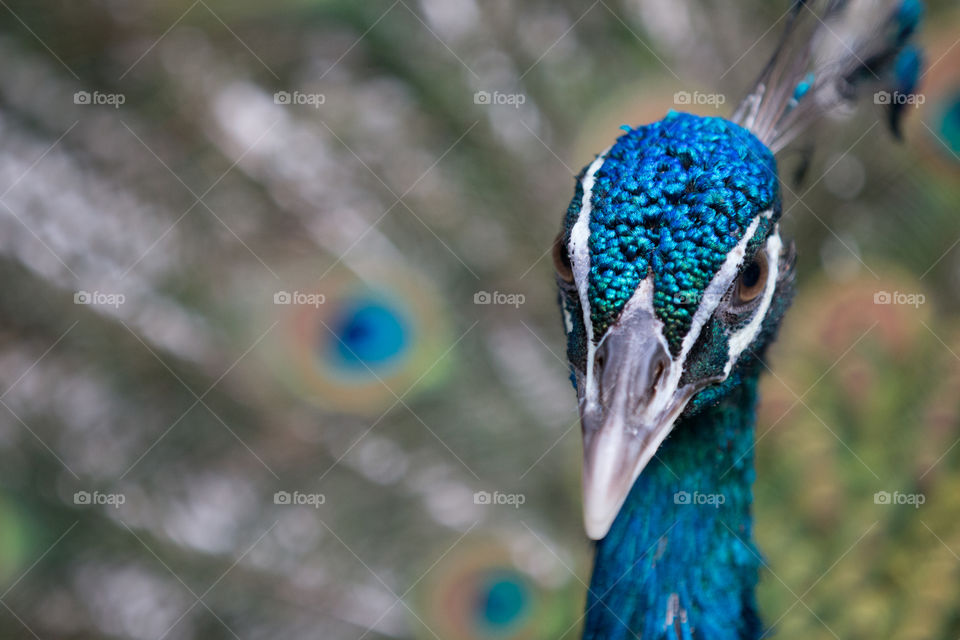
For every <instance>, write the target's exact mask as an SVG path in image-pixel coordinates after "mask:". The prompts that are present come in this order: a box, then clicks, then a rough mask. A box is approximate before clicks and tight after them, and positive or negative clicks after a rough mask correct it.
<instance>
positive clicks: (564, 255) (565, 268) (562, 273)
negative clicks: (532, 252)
mask: <svg viewBox="0 0 960 640" xmlns="http://www.w3.org/2000/svg"><path fill="white" fill-rule="evenodd" d="M553 268H554V269H556V270H557V277H558V278H560V279H561V280H563V281H564V282H567V283H570V284H572V283H573V267H572V266H571V264H570V253H569V252H568V251H567V245H566V243H565V242H564V241H563V231H561V232H560V233H559V234H558V235H557V237H556V238H555V239H554V241H553Z"/></svg>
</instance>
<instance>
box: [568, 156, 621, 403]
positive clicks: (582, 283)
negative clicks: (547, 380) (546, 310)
mask: <svg viewBox="0 0 960 640" xmlns="http://www.w3.org/2000/svg"><path fill="white" fill-rule="evenodd" d="M611 148H612V145H611V146H610V147H607V148H606V149H604V150H603V152H602V153H601V154H600V155H598V156H597V159H596V160H594V161H593V163H592V164H591V165H590V166H589V167H588V168H587V172H586V173H585V174H584V176H583V182H582V184H583V201H582V202H581V203H580V215H579V216H578V217H577V222H576V223H575V224H574V225H573V228H572V229H571V230H570V244H569V246H568V247H567V249H568V250H569V252H570V265H571V267H572V270H573V278H574V282H576V284H577V293H578V294H579V295H580V306H581V307H582V309H583V327H584V330H586V332H587V380H586V390H585V393H584V399H585V400H586V402H587V403H588V404H590V403H591V402H592V401H594V400H595V399H596V397H597V386H596V383H595V381H594V379H593V357H594V353H595V352H596V350H597V347H596V345H595V344H594V342H593V323H592V322H591V321H590V296H589V292H588V290H589V288H590V245H589V239H590V211H591V209H592V205H591V202H590V200H591V199H592V197H593V184H594V180H595V177H596V174H597V171H599V170H600V167H601V166H603V163H604V161H605V160H606V158H607V153H609V152H610V149H611Z"/></svg>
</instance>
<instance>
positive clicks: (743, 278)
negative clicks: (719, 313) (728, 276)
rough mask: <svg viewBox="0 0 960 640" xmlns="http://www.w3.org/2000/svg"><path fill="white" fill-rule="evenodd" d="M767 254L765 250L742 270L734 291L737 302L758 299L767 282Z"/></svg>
mask: <svg viewBox="0 0 960 640" xmlns="http://www.w3.org/2000/svg"><path fill="white" fill-rule="evenodd" d="M768 268H769V265H768V264H767V254H766V253H764V252H763V251H761V252H759V253H757V255H756V256H755V257H754V258H753V260H751V261H750V262H749V263H747V266H745V267H744V268H743V271H741V272H740V277H739V278H738V279H737V289H736V291H735V292H734V300H735V301H736V303H737V304H743V303H746V302H750V301H751V300H754V299H756V297H757V296H759V295H760V294H761V293H763V290H764V288H765V287H766V284H767V269H768Z"/></svg>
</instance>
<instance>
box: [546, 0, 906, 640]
mask: <svg viewBox="0 0 960 640" xmlns="http://www.w3.org/2000/svg"><path fill="white" fill-rule="evenodd" d="M921 13H922V8H921V6H920V5H919V3H917V2H914V1H913V0H903V1H902V2H900V3H899V4H896V5H895V6H893V5H891V6H889V7H886V8H885V9H883V10H879V11H878V9H877V3H874V2H869V3H867V2H864V3H854V2H845V1H835V0H831V1H829V2H824V3H815V2H804V1H799V2H795V3H794V4H793V5H792V7H791V9H790V11H789V16H788V17H787V24H786V28H785V33H784V36H783V38H782V40H781V41H780V43H779V45H778V46H777V48H776V51H775V53H774V54H773V57H772V59H771V60H770V62H769V64H768V65H767V66H766V67H765V68H764V70H763V71H762V73H761V74H760V77H759V79H758V81H757V83H756V86H755V87H754V88H753V89H752V90H751V91H750V92H749V94H748V96H747V98H746V99H745V100H744V101H743V102H742V103H741V105H740V106H739V107H738V108H737V109H736V112H735V113H734V115H733V116H732V118H731V119H730V120H727V119H723V118H719V117H703V116H696V115H691V114H685V113H676V112H671V113H669V114H668V115H667V116H666V117H665V118H663V119H662V120H660V121H659V122H654V123H652V124H648V125H645V126H641V127H637V128H633V129H631V128H629V127H625V131H626V133H625V134H624V135H622V136H621V137H620V138H619V139H618V140H617V141H616V143H615V144H614V145H613V146H611V147H610V148H609V149H607V150H606V151H604V152H603V153H601V154H600V155H598V156H597V157H596V159H595V160H594V161H593V162H592V163H591V164H590V165H588V166H587V167H586V168H584V170H583V171H582V172H581V174H580V176H579V177H578V180H577V185H576V192H575V195H574V198H573V201H572V202H571V204H570V206H569V208H568V210H567V212H566V215H565V217H564V222H563V228H562V230H561V232H560V234H559V236H558V237H557V240H556V242H555V247H554V261H555V266H556V269H557V283H558V285H559V290H560V305H561V309H562V312H563V321H564V327H565V330H566V334H567V356H568V359H569V364H570V371H571V379H572V381H573V385H574V388H575V389H576V392H577V396H578V403H579V410H580V415H581V421H582V429H583V445H584V462H583V491H584V521H585V525H586V530H587V534H588V535H589V536H590V537H591V538H593V539H595V540H597V543H596V556H595V561H594V570H593V576H592V579H591V584H590V588H589V592H588V597H587V607H586V614H585V628H584V638H587V639H590V640H610V639H619V638H630V637H642V638H644V639H654V638H676V639H684V640H688V639H692V638H703V639H708V640H724V639H747V638H758V637H760V635H761V634H762V633H763V632H764V627H763V624H762V623H761V621H760V617H759V615H758V611H757V605H756V601H755V595H754V592H755V587H756V584H757V580H758V576H759V571H760V568H761V566H762V564H763V561H762V558H761V556H760V553H759V551H758V550H757V548H756V545H755V543H754V541H753V524H752V523H753V521H752V514H751V503H752V484H753V480H754V466H753V446H754V444H753V431H754V424H755V405H756V399H757V395H756V388H757V382H758V378H759V375H760V373H761V371H762V370H763V369H764V367H765V366H766V364H765V354H766V350H767V347H768V346H769V345H770V344H771V342H772V341H773V339H774V336H775V334H776V331H777V328H778V326H779V324H780V321H781V319H782V318H783V315H784V313H785V311H786V308H787V306H788V305H789V302H790V299H791V297H792V295H793V290H794V285H793V282H794V252H793V247H792V244H791V243H787V242H784V240H782V238H781V236H780V227H779V222H780V217H781V214H782V208H783V207H782V201H781V194H780V184H781V183H780V177H779V175H778V170H777V163H776V160H775V158H774V153H776V152H778V151H780V150H782V149H784V148H785V147H786V146H787V145H788V144H789V143H790V142H791V141H793V140H794V139H796V138H797V137H798V136H800V135H801V134H802V133H803V132H804V131H806V130H807V129H808V128H809V127H810V126H811V125H813V124H814V123H815V122H816V121H817V120H819V119H821V118H822V117H823V116H825V115H827V114H829V113H831V112H834V111H836V110H837V109H838V108H839V107H841V106H843V105H846V104H849V103H852V102H853V101H854V100H855V99H856V98H857V97H858V96H859V95H861V94H862V93H864V92H866V91H869V90H873V91H874V94H873V95H874V101H875V102H877V103H878V104H882V105H883V106H884V107H885V108H886V109H887V110H888V116H887V121H888V124H889V126H890V128H891V130H892V131H893V133H894V134H899V126H900V119H901V117H902V115H903V113H904V111H903V108H904V106H905V105H907V104H912V103H914V102H915V101H916V100H915V89H916V84H917V80H918V78H919V75H920V55H919V52H918V50H917V49H916V48H915V47H913V45H912V44H910V41H911V36H912V35H913V34H914V33H915V31H916V28H917V24H918V22H919V19H920V16H921Z"/></svg>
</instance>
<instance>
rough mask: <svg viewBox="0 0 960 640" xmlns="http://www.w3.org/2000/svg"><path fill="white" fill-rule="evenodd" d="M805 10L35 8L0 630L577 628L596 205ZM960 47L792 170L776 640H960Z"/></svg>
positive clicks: (23, 94)
mask: <svg viewBox="0 0 960 640" xmlns="http://www.w3.org/2000/svg"><path fill="white" fill-rule="evenodd" d="M780 5H784V6H780ZM786 8H787V7H786V3H785V2H784V3H776V2H760V1H743V2H736V3H734V2H722V3H712V2H711V3H706V2H703V3H701V2H694V1H692V0H680V1H678V0H597V1H596V2H593V3H592V4H591V3H590V2H589V1H581V2H574V1H572V0H530V1H524V2H522V3H521V2H507V1H505V0H364V1H363V2H358V1H356V0H273V2H254V1H252V0H196V1H191V0H166V1H163V2H159V1H154V0H150V1H143V2H129V1H128V0H84V1H82V2H77V1H75V0H40V1H37V0H0V17H2V19H0V59H2V60H3V63H2V64H0V279H2V282H3V287H2V289H0V319H2V320H0V322H2V324H0V605H2V606H0V637H2V638H43V639H87V638H124V639H126V638H131V639H134V638H135V639H141V638H142V639H152V640H158V639H163V638H168V639H171V640H173V639H179V638H204V639H214V638H241V639H243V640H254V639H258V638H271V639H275V638H322V639H324V640H340V639H354V640H359V639H362V638H369V639H371V640H374V639H378V638H416V639H420V638H437V639H440V640H461V639H462V640H467V639H486V638H501V639H503V638H528V639H534V638H551V639H552V638H564V637H566V638H575V637H578V634H579V625H580V614H581V612H582V607H583V601H584V594H585V589H586V587H585V582H586V581H587V580H588V576H589V571H590V560H591V558H590V546H589V544H588V541H587V540H586V538H585V536H584V534H583V530H582V526H581V516H580V492H579V473H580V434H579V426H578V422H577V417H576V405H575V400H574V394H573V391H572V390H571V389H570V387H569V384H568V382H567V369H566V365H565V357H564V354H563V337H562V330H561V323H560V317H559V312H558V310H557V309H556V306H555V291H554V284H553V276H552V266H551V260H550V255H549V249H550V246H551V243H552V240H553V238H554V235H555V234H556V232H557V230H558V229H559V224H560V217H561V215H562V213H563V211H564V210H565V208H566V206H567V203H568V202H569V199H570V197H571V196H572V192H573V191H572V188H573V178H572V176H573V175H574V174H575V173H577V172H578V171H579V169H580V167H581V166H583V165H584V164H586V163H588V162H589V161H590V160H591V159H592V154H593V153H595V152H597V151H599V150H600V149H602V148H605V147H606V146H607V145H608V144H609V143H610V142H611V141H612V140H613V139H614V138H615V136H616V135H617V134H618V129H617V128H618V127H619V126H620V125H623V124H630V125H638V124H643V123H646V122H650V121H653V120H657V119H659V118H661V117H662V116H663V114H664V113H665V112H666V111H667V110H668V109H671V108H684V109H689V110H694V111H697V112H700V113H706V114H718V115H727V114H729V113H730V111H731V110H732V108H733V106H734V104H735V103H736V101H737V100H738V98H739V96H740V92H741V91H742V90H744V88H746V87H747V86H748V85H749V84H750V81H751V80H752V79H753V77H754V76H755V74H756V73H757V72H758V71H759V68H760V66H762V64H763V62H764V61H765V59H766V57H767V55H768V54H769V52H770V51H771V49H772V47H773V45H774V42H775V38H776V35H777V33H778V31H779V27H781V26H782V24H783V19H784V12H785V11H786ZM958 41H960V14H958V11H957V9H956V6H955V4H954V3H948V2H931V3H930V6H929V13H928V20H927V23H926V29H925V31H924V33H923V36H922V42H923V43H924V44H925V46H926V47H927V49H928V69H929V70H928V71H927V73H926V75H925V77H924V80H923V83H924V87H923V88H922V92H923V93H922V95H923V99H924V101H923V104H921V105H918V106H916V107H915V108H914V107H911V108H910V109H909V111H910V114H909V116H908V123H907V127H906V131H905V136H904V138H905V140H904V141H903V142H901V143H896V142H894V141H893V140H892V139H891V138H890V136H888V135H887V134H886V132H885V123H884V122H883V117H884V116H883V113H882V111H881V109H880V108H879V107H878V106H877V105H876V104H874V103H873V102H874V101H873V100H871V99H870V97H869V96H868V99H867V100H866V101H865V103H864V104H862V105H861V107H860V108H858V109H857V110H856V111H855V112H850V113H844V114H842V115H840V116H838V117H837V118H836V119H835V121H831V122H829V123H827V124H826V126H825V127H824V128H823V129H822V130H821V131H820V133H819V134H818V135H817V136H809V137H808V139H807V140H806V142H816V143H817V144H816V149H817V150H816V152H815V153H814V155H813V156H812V161H811V162H810V164H809V168H808V170H807V172H806V178H805V180H804V181H803V182H800V183H798V182H795V181H794V180H793V179H792V177H793V174H794V173H795V172H794V169H795V168H797V167H798V166H799V165H801V164H802V163H803V156H802V154H791V153H787V154H785V155H784V156H783V158H782V159H781V167H782V174H783V176H784V180H785V181H784V193H785V210H786V215H785V222H784V224H785V226H786V227H787V231H788V233H789V235H791V236H792V237H794V238H795V239H796V242H797V246H798V249H799V256H800V257H799V297H798V299H797V301H796V304H795V307H794V308H793V310H792V311H791V313H790V314H789V315H788V318H787V321H786V323H785V326H784V327H783V330H782V333H781V337H780V340H779V342H778V343H777V346H776V348H775V350H774V352H773V353H772V355H771V362H770V367H771V369H772V371H773V373H771V374H768V375H767V376H766V378H765V380H764V383H763V400H762V405H761V407H760V411H759V421H758V428H757V440H758V446H757V458H758V481H757V485H756V513H757V520H758V523H757V535H758V537H759V541H760V545H761V547H762V548H763V549H764V551H765V553H766V561H767V563H768V565H769V568H768V569H767V570H766V571H765V572H764V575H763V578H762V583H761V589H760V600H761V605H762V610H763V614H764V617H765V619H766V621H767V622H768V623H770V624H772V625H773V626H774V628H775V630H776V633H777V634H778V635H779V637H785V638H831V637H833V638H844V639H848V638H865V639H866V638H871V639H872V638H897V639H909V638H956V637H957V636H958V635H960V557H958V554H960V521H958V518H957V514H958V509H960V447H958V446H956V445H957V443H958V439H960V428H958V426H960V415H958V414H960V323H958V318H960V316H958V314H960V294H958V292H957V291H958V285H960V248H957V245H958V243H960V212H958V209H960V181H958V177H960V156H958V154H960V44H958ZM678 92H686V95H687V96H691V99H690V102H691V103H696V102H697V101H698V100H699V101H700V104H688V105H685V104H679V103H682V102H683V101H684V98H683V97H682V96H683V95H684V94H683V93H680V94H678ZM678 95H679V97H678ZM696 96H713V97H712V98H711V99H710V100H704V99H701V98H697V97H696ZM717 96H719V97H717ZM802 146H803V145H802ZM878 492H880V493H879V494H878ZM883 492H886V495H887V497H888V498H889V500H887V499H885V498H884V495H885V494H884V493H883ZM921 502H922V504H920V503H921Z"/></svg>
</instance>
